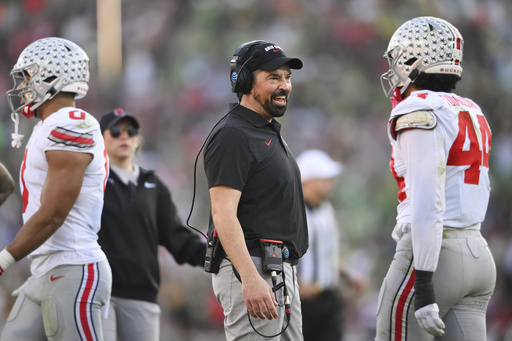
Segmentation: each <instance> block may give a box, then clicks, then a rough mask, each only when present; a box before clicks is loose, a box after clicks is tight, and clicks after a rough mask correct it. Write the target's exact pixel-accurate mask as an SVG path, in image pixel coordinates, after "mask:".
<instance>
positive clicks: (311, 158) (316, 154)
mask: <svg viewBox="0 0 512 341" xmlns="http://www.w3.org/2000/svg"><path fill="white" fill-rule="evenodd" d="M297 164H298V165H299V168H300V173H301V179H302V182H305V181H308V180H311V179H329V178H334V177H336V176H338V175H339V174H341V172H342V170H343V165H342V164H341V162H338V161H333V160H332V159H331V157H330V156H329V155H327V153H326V152H324V151H322V150H319V149H310V150H306V151H304V152H303V153H302V154H300V155H299V156H298V157H297Z"/></svg>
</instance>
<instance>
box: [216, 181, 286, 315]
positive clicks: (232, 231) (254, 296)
mask: <svg viewBox="0 0 512 341" xmlns="http://www.w3.org/2000/svg"><path fill="white" fill-rule="evenodd" d="M241 194H242V193H241V192H240V191H238V190H236V189H234V188H232V187H229V186H223V185H221V186H214V187H211V188H210V199H211V204H212V218H213V223H214V225H215V229H216V231H217V233H218V235H219V239H220V242H221V244H222V247H223V248H224V251H225V252H226V254H227V255H228V257H229V259H230V260H231V262H232V263H233V265H234V266H235V268H236V269H237V271H238V273H239V274H240V278H241V280H242V296H243V298H244V301H245V305H246V306H247V310H248V311H249V314H250V315H251V316H253V317H255V318H256V317H259V318H267V319H269V320H271V319H272V318H277V317H278V315H277V310H276V306H277V301H276V300H275V297H274V295H273V293H272V288H271V287H270V286H269V285H268V283H267V282H266V281H265V280H264V279H263V278H262V277H261V276H260V274H259V273H258V270H257V269H256V266H255V265H254V263H253V261H252V259H251V256H250V254H249V251H248V250H247V246H246V244H245V238H244V234H243V230H242V226H241V225H240V222H239V220H238V218H237V208H238V203H239V201H240V196H241Z"/></svg>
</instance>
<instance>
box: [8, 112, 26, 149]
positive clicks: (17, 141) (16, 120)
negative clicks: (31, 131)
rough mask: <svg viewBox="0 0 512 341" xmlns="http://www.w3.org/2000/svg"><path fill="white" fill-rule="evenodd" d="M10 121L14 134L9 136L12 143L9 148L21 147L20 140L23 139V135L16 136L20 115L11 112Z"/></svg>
mask: <svg viewBox="0 0 512 341" xmlns="http://www.w3.org/2000/svg"><path fill="white" fill-rule="evenodd" d="M11 120H12V121H13V122H14V133H13V134H11V138H12V142H11V146H12V147H13V148H19V147H21V140H22V139H23V135H21V134H18V126H19V124H20V115H18V113H16V112H13V113H12V114H11Z"/></svg>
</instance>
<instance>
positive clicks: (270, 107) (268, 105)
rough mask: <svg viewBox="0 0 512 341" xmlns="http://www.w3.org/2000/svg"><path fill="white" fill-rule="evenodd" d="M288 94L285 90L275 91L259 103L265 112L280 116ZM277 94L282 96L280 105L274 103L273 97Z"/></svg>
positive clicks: (283, 111)
mask: <svg viewBox="0 0 512 341" xmlns="http://www.w3.org/2000/svg"><path fill="white" fill-rule="evenodd" d="M289 94H290V92H289V91H285V90H281V91H276V92H274V93H273V94H272V96H270V99H267V100H266V101H265V102H263V103H261V106H262V107H263V109H265V111H266V112H267V113H269V115H270V116H272V117H281V116H283V115H284V113H285V112H286V109H287V105H288V95H289ZM279 96H281V97H284V99H283V104H281V105H278V104H275V103H274V99H275V98H276V97H279Z"/></svg>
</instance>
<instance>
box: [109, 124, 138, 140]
mask: <svg viewBox="0 0 512 341" xmlns="http://www.w3.org/2000/svg"><path fill="white" fill-rule="evenodd" d="M123 131H126V132H127V133H128V136H130V137H134V136H137V135H138V134H139V131H138V130H137V128H134V127H132V126H128V127H124V128H121V127H117V126H115V127H112V128H110V136H112V137H113V138H115V139H117V138H118V137H119V136H121V134H122V133H123Z"/></svg>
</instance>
